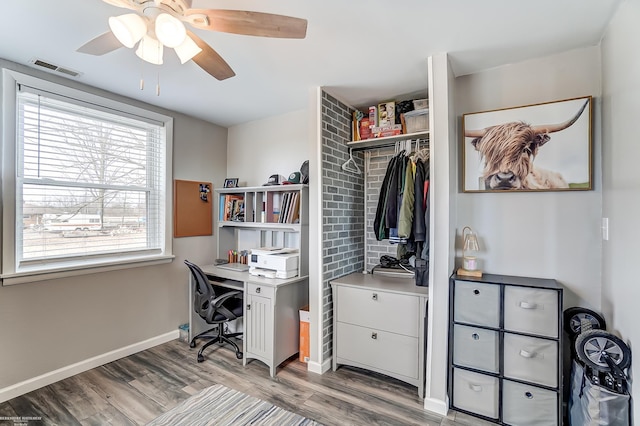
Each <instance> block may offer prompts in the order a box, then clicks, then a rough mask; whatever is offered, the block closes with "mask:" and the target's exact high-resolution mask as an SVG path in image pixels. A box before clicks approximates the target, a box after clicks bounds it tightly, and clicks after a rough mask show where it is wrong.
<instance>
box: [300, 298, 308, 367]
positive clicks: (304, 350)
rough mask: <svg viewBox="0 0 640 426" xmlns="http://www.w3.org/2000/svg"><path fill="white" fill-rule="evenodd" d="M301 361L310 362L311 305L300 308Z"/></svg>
mask: <svg viewBox="0 0 640 426" xmlns="http://www.w3.org/2000/svg"><path fill="white" fill-rule="evenodd" d="M299 359H300V362H309V305H307V306H303V307H302V309H300V354H299Z"/></svg>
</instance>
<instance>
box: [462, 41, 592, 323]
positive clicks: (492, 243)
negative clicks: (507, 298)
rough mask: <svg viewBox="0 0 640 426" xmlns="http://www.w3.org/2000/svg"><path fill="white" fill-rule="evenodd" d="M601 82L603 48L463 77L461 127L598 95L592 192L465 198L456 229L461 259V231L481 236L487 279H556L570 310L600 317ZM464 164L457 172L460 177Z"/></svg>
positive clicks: (476, 194) (480, 194)
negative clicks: (495, 113) (485, 117)
mask: <svg viewBox="0 0 640 426" xmlns="http://www.w3.org/2000/svg"><path fill="white" fill-rule="evenodd" d="M600 81H601V75H600V48H599V47H598V46H594V47H590V48H584V49H579V50H573V51H569V52H565V53H562V54H558V55H554V56H550V57H545V58H540V59H535V60H530V61H526V62H521V63H517V64H512V65H507V66H503V67H499V68H495V69H492V70H488V71H485V72H482V73H477V74H473V75H468V76H462V77H458V78H457V79H456V91H457V95H456V110H457V117H458V122H459V123H458V124H459V125H458V128H460V126H461V116H462V114H464V113H470V112H479V111H487V110H492V109H498V108H508V107H514V106H522V105H529V104H534V103H541V102H549V101H554V100H561V99H568V98H575V97H581V96H587V95H592V96H594V106H595V107H594V121H593V122H594V131H593V169H594V182H593V188H594V190H592V191H569V192H541V193H526V192H523V193H512V192H510V193H462V192H459V193H458V195H457V203H458V206H457V224H454V225H455V226H456V228H457V229H456V232H457V235H458V244H457V245H456V249H457V250H458V255H457V256H458V258H459V257H461V244H460V234H461V230H462V228H463V227H464V226H467V225H468V226H471V227H472V228H473V229H474V230H475V231H476V232H477V233H478V236H479V241H480V245H481V255H480V257H481V260H482V261H483V264H484V265H483V269H484V270H485V271H486V272H489V273H497V274H505V275H520V276H531V277H539V278H555V279H557V280H558V281H559V282H560V283H562V284H563V285H564V286H565V292H564V302H565V303H564V304H565V307H568V306H576V305H580V306H586V307H590V308H592V309H595V310H597V311H599V310H600V308H601V300H600V287H601V247H602V241H601V237H600V224H601V214H602V213H601V212H602V184H601V182H602V176H601V172H600V170H601V155H600V153H601V137H600V119H599V117H600V114H601V108H600V106H601V86H600ZM458 140H460V136H459V137H458ZM458 143H460V142H458ZM549 143H553V137H552V138H551V141H550V142H549ZM541 149H543V150H544V149H545V147H542V148H541ZM460 152H462V150H460ZM459 157H460V158H459V161H460V162H459V166H458V170H462V158H461V157H462V155H461V154H460V155H459Z"/></svg>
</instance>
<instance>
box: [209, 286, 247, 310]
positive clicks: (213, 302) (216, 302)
mask: <svg viewBox="0 0 640 426" xmlns="http://www.w3.org/2000/svg"><path fill="white" fill-rule="evenodd" d="M238 295H242V292H241V291H240V290H231V291H228V292H226V293H223V294H221V295H220V296H218V297H215V298H213V299H211V300H210V301H209V303H210V304H211V305H213V306H214V307H216V308H219V307H220V306H221V305H222V304H223V303H224V302H225V301H226V300H227V299H231V298H232V297H237V296H238Z"/></svg>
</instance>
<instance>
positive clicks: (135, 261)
mask: <svg viewBox="0 0 640 426" xmlns="http://www.w3.org/2000/svg"><path fill="white" fill-rule="evenodd" d="M174 258H175V256H173V255H156V256H141V257H137V258H130V259H127V260H122V259H120V260H114V261H105V262H100V263H92V264H90V265H86V264H85V265H83V264H78V265H76V266H66V267H61V268H48V269H39V270H30V271H23V272H16V273H12V274H3V275H2V276H0V278H1V279H2V286H8V285H14V284H24V283H30V282H35V281H45V280H53V279H57V278H65V277H73V276H77V275H86V274H95V273H99V272H108V271H116V270H120V269H129V268H138V267H141V266H150V265H160V264H163V263H169V262H171V261H173V259H174Z"/></svg>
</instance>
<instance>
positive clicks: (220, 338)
mask: <svg viewBox="0 0 640 426" xmlns="http://www.w3.org/2000/svg"><path fill="white" fill-rule="evenodd" d="M184 263H185V264H186V265H187V266H188V267H189V269H190V270H191V274H192V275H193V279H194V282H195V288H194V294H193V309H194V310H195V312H196V313H197V314H198V315H200V316H201V317H202V319H204V320H205V321H206V322H207V324H215V325H216V327H213V328H211V329H209V330H207V331H204V332H202V333H200V334H198V335H197V336H194V337H193V339H191V342H190V343H189V346H190V347H192V348H195V347H196V339H200V338H203V339H212V340H210V341H209V342H207V343H205V344H204V345H203V346H202V347H201V348H200V350H199V351H198V362H202V361H204V356H202V352H203V351H204V350H205V349H206V348H207V347H209V346H211V345H212V344H214V343H216V342H220V343H228V344H230V345H231V346H233V347H234V348H235V350H236V358H238V359H242V352H241V351H240V348H238V345H237V344H236V342H234V341H233V340H231V339H230V338H231V337H236V336H239V335H241V334H242V333H241V332H240V333H228V334H227V333H225V332H224V328H225V327H224V326H225V323H227V322H229V321H233V320H234V319H236V318H240V317H242V312H243V311H242V309H243V306H242V303H243V300H242V291H240V290H229V291H227V292H224V293H220V292H218V294H216V291H215V289H214V287H213V286H212V285H211V283H210V282H209V279H208V278H207V276H206V274H205V273H204V272H203V271H202V269H200V268H199V267H198V266H197V265H195V264H193V263H191V262H189V261H188V260H185V261H184ZM214 331H217V333H215V334H213V335H211V334H209V333H212V332H214Z"/></svg>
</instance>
